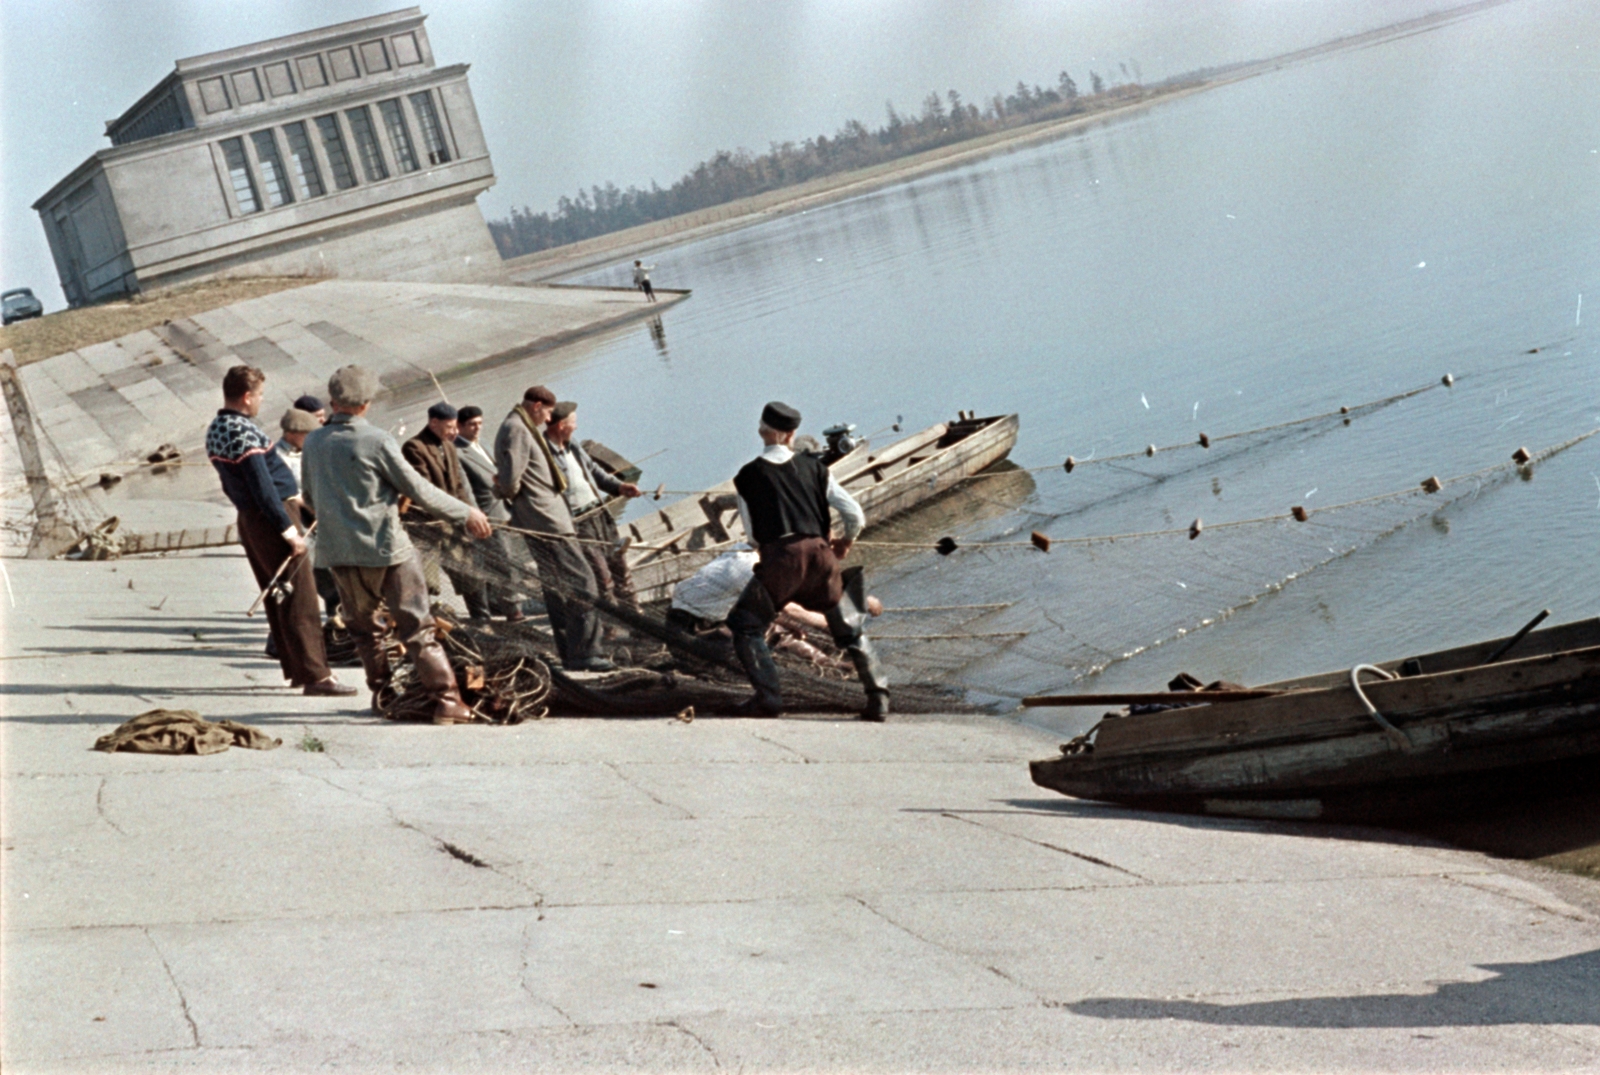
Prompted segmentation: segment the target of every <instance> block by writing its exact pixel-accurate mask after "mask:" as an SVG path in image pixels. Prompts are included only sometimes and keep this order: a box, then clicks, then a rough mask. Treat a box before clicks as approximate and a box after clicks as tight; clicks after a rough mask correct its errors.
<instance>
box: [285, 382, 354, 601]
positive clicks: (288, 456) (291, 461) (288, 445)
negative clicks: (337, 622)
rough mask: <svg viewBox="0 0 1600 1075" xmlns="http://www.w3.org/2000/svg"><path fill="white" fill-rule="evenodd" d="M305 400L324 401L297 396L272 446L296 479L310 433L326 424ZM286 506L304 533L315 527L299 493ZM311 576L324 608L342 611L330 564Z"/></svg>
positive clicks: (313, 402)
mask: <svg viewBox="0 0 1600 1075" xmlns="http://www.w3.org/2000/svg"><path fill="white" fill-rule="evenodd" d="M303 403H312V404H315V405H316V406H318V407H321V406H322V401H321V400H319V399H317V398H316V397H315V396H301V397H300V398H299V399H297V400H295V405H294V406H293V407H290V408H289V409H288V410H286V411H284V412H283V417H282V418H280V419H279V420H278V428H279V429H281V430H282V431H283V435H282V436H281V437H279V438H278V443H276V444H274V445H273V446H272V450H273V451H275V452H277V453H278V456H279V458H281V459H282V460H283V463H284V466H286V467H288V468H289V472H290V473H291V474H293V475H294V480H295V482H296V483H298V482H299V481H300V461H301V459H302V458H304V456H303V455H302V449H303V448H304V447H305V443H306V436H307V434H309V433H310V432H311V431H312V430H315V429H321V428H322V420H321V419H319V418H318V417H317V416H316V415H315V414H314V413H312V412H311V411H308V410H306V409H305V408H304V407H302V406H301V404H303ZM284 507H286V508H288V509H289V515H290V517H291V518H292V519H294V521H295V525H296V526H298V527H299V528H300V532H301V533H302V534H304V533H305V532H306V531H307V530H309V529H310V528H311V524H312V522H314V521H315V519H316V515H315V514H313V513H312V511H311V509H310V508H308V507H306V506H305V503H304V502H303V501H302V500H301V499H300V498H299V497H298V496H296V497H295V498H294V499H293V500H289V501H285V502H284ZM311 576H312V578H314V579H315V580H316V583H317V596H318V597H320V598H322V605H323V609H324V610H325V611H326V612H327V614H328V617H329V618H330V619H331V618H332V617H334V616H336V615H337V614H338V612H339V588H338V587H337V586H336V585H335V584H334V581H333V575H332V574H331V573H330V572H329V571H328V569H327V568H325V567H319V568H315V569H314V570H313V571H312V572H311Z"/></svg>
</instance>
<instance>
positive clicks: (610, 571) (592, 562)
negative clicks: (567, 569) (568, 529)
mask: <svg viewBox="0 0 1600 1075" xmlns="http://www.w3.org/2000/svg"><path fill="white" fill-rule="evenodd" d="M573 527H574V528H575V529H576V530H577V531H578V536H579V537H581V538H586V539H587V540H589V541H602V542H605V544H604V545H580V546H579V548H581V549H582V550H583V556H584V559H586V560H588V561H589V568H590V570H591V571H593V572H594V581H595V585H597V586H598V587H599V588H600V596H602V597H606V598H609V599H610V600H612V601H614V602H616V603H617V604H619V605H623V606H626V607H627V608H631V609H638V607H639V599H638V598H637V597H635V596H634V592H633V572H632V571H631V570H630V569H629V567H628V555H627V553H626V552H624V551H623V549H622V547H621V544H620V539H619V537H618V534H617V521H616V520H615V519H613V518H612V517H611V513H610V512H609V511H607V510H606V509H605V508H596V509H594V510H593V511H591V512H589V513H588V514H587V515H585V516H583V517H582V518H580V519H578V520H577V521H576V522H575V523H573Z"/></svg>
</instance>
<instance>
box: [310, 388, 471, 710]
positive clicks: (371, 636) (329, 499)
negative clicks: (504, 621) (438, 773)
mask: <svg viewBox="0 0 1600 1075" xmlns="http://www.w3.org/2000/svg"><path fill="white" fill-rule="evenodd" d="M381 387H382V386H381V385H380V383H379V381H378V377H377V375H376V374H374V373H372V372H371V371H369V370H365V369H362V368H361V367H360V366H345V367H343V368H342V369H339V370H337V371H336V372H335V373H334V375H333V377H332V378H331V379H329V381H328V393H329V395H330V396H331V397H332V403H333V410H334V414H333V416H332V417H330V418H329V419H328V424H327V425H325V426H323V427H322V428H321V429H318V430H316V431H315V432H313V433H312V434H311V435H310V436H308V437H306V444H305V457H304V459H303V460H302V462H301V471H302V473H303V474H304V475H305V494H304V495H305V499H306V502H307V503H308V504H310V505H311V508H312V510H314V511H315V512H316V513H317V520H318V523H317V534H318V537H317V566H318V567H326V568H329V569H331V570H332V571H333V578H334V581H335V582H336V583H337V584H338V586H339V598H340V603H341V605H342V606H343V608H344V616H345V622H346V624H348V625H349V628H350V634H351V636H352V637H353V638H354V639H355V643H356V652H357V653H359V654H360V655H361V665H362V667H363V668H364V669H366V673H367V686H368V687H369V688H371V689H372V692H373V697H374V702H375V703H376V699H377V697H378V695H379V694H380V693H381V692H382V691H383V690H384V689H385V688H386V687H387V686H388V685H389V661H388V658H387V656H386V655H385V653H384V644H385V643H386V642H387V641H388V639H389V638H390V637H397V638H398V639H399V641H400V642H401V643H403V644H404V645H405V648H406V656H407V657H409V658H410V659H411V664H412V669H413V674H414V675H415V677H416V680H417V682H418V683H420V684H421V685H422V686H423V688H424V689H426V690H427V692H428V694H429V696H430V697H432V699H433V701H434V708H433V722H434V723H435V724H464V723H468V722H470V721H471V720H472V719H473V717H472V711H471V710H470V709H468V708H467V707H466V706H465V705H463V704H462V701H461V692H460V690H459V689H458V688H457V686H456V677H455V672H454V670H453V669H452V668H451V667H450V659H449V658H448V657H446V656H445V652H444V648H443V647H441V646H440V645H439V643H438V641H437V640H436V639H435V638H434V624H433V614H432V613H431V612H430V611H429V608H428V584H427V581H426V580H425V579H424V578H423V575H422V562H421V560H420V559H419V558H418V556H417V550H416V548H415V547H414V546H413V545H412V544H411V539H410V538H409V537H408V536H407V535H406V531H405V528H404V527H403V526H401V524H400V498H401V497H402V496H404V497H409V498H410V499H411V500H412V501H414V502H415V503H417V504H419V505H421V507H423V508H424V509H425V510H427V511H428V513H429V514H431V515H434V516H437V517H439V518H441V519H445V520H448V521H449V522H452V523H456V524H459V525H462V526H464V527H465V528H466V531H467V533H468V534H470V535H471V536H472V537H474V538H477V539H479V540H483V539H485V538H487V537H489V536H490V534H491V533H493V531H491V530H490V528H489V519H488V517H487V516H485V515H484V513H483V512H481V511H479V510H478V509H477V508H475V507H472V506H471V505H469V504H466V503H464V502H463V501H460V500H457V499H456V498H455V497H452V496H448V495H446V494H445V493H444V492H443V491H441V490H440V489H438V488H436V487H435V486H433V485H431V484H430V483H429V482H428V481H427V479H425V478H423V476H422V475H420V474H418V473H417V471H416V469H415V468H413V467H412V466H411V464H410V463H407V462H406V460H405V457H404V456H403V455H402V454H401V451H400V445H399V443H398V442H396V441H395V439H394V438H393V437H391V436H390V435H389V434H388V433H386V432H384V431H383V430H382V429H380V428H378V427H377V426H374V425H373V424H372V423H370V422H368V421H367V420H366V418H365V415H366V412H367V408H368V406H370V405H371V402H372V399H373V397H374V396H376V395H377V394H378V390H379V389H380V388H381Z"/></svg>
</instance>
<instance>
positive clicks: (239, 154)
mask: <svg viewBox="0 0 1600 1075" xmlns="http://www.w3.org/2000/svg"><path fill="white" fill-rule="evenodd" d="M222 155H223V157H224V158H226V159H227V162H228V178H229V179H230V180H232V182H233V200H234V201H235V202H237V203H238V204H239V212H241V213H255V212H259V211H260V210H261V201H260V199H258V198H257V197H256V185H255V183H254V182H253V181H252V180H251V178H250V162H249V160H247V159H246V158H245V155H244V140H243V139H240V138H228V139H224V140H223V143H222Z"/></svg>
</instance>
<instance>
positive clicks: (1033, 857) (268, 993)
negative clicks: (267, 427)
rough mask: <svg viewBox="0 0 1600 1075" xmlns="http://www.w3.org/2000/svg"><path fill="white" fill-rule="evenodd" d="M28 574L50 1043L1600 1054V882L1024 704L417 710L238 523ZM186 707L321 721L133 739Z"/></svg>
mask: <svg viewBox="0 0 1600 1075" xmlns="http://www.w3.org/2000/svg"><path fill="white" fill-rule="evenodd" d="M4 567H5V572H6V579H5V581H6V583H7V586H8V589H7V594H6V595H5V596H4V597H3V598H0V600H4V601H5V604H4V605H3V606H0V607H4V609H5V612H4V626H5V645H4V651H3V657H4V661H3V663H0V668H4V675H3V679H4V683H3V688H0V690H3V699H4V716H3V723H0V727H3V729H4V730H3V745H4V773H3V784H0V794H3V806H4V831H3V851H0V856H3V857H0V863H3V866H4V887H3V911H4V934H3V962H0V970H3V975H4V981H3V995H4V1008H5V1011H4V1047H3V1048H4V1055H3V1061H4V1065H5V1067H6V1068H7V1069H8V1070H13V1071H18V1072H33V1071H152V1072H153V1071H250V1072H256V1071H296V1072H300V1071H311V1070H322V1069H328V1068H335V1067H337V1068H341V1069H345V1070H356V1071H366V1070H373V1071H387V1070H397V1069H401V1068H405V1069H421V1070H437V1071H510V1070H517V1071H583V1070H604V1071H615V1070H646V1071H723V1070H726V1071H735V1070H743V1071H768V1070H781V1071H836V1070H851V1071H864V1070H875V1071H900V1070H929V1071H932V1070H941V1071H979V1070H995V1071H1000V1070H1033V1069H1046V1068H1048V1069H1063V1068H1072V1069H1087V1070H1100V1069H1110V1068H1118V1069H1130V1070H1176V1069H1185V1070H1193V1069H1224V1070H1239V1069H1256V1070H1266V1069H1274V1070H1318V1071H1328V1070H1335V1069H1339V1070H1402V1069H1404V1070H1437V1069H1451V1070H1504V1069H1515V1070H1533V1069H1540V1070H1562V1071H1571V1070H1580V1069H1588V1070H1600V884H1596V883H1594V882H1590V881H1584V880H1581V879H1578V878H1568V877H1563V876H1559V875H1554V874H1545V873H1540V872H1536V871H1534V870H1531V869H1529V868H1527V867H1523V866H1519V865H1515V864H1511V863H1505V862H1500V861H1497V860H1493V859H1489V858H1487V857H1485V856H1482V855H1478V854H1474V853H1469V852H1463V851H1457V850H1453V849H1450V848H1447V847H1443V846H1439V845H1435V844H1430V843H1427V842H1425V841H1420V840H1417V839H1414V838H1409V837H1405V836H1402V835H1399V834H1395V833H1385V832H1380V831H1376V830H1367V829H1356V828H1328V827H1315V826H1307V825H1290V824H1277V823H1270V822H1253V821H1239V820H1209V819H1196V818H1185V817H1177V816H1171V815H1156V814H1139V813H1135V812H1132V811H1128V810H1122V809H1117V808H1112V807H1107V806H1102V805H1098V804H1093V803H1085V802H1078V801H1074V800H1069V799H1066V798H1062V797H1060V796H1056V795H1054V794H1052V793H1048V792H1045V791H1042V790H1041V789H1039V788H1036V787H1034V786H1033V785H1032V784H1031V783H1030V782H1029V780H1028V775H1027V768H1026V765H1025V763H1026V761H1027V760H1028V759H1029V758H1032V757H1039V756H1045V755H1047V754H1049V753H1050V752H1051V751H1052V750H1053V749H1054V748H1055V743H1056V738H1055V737H1054V736H1052V735H1049V734H1046V733H1044V732H1042V731H1040V730H1038V729H1035V728H1031V727H1029V726H1027V725H1024V724H1020V723H1017V722H1014V721H1010V720H1005V719H1000V718H993V717H987V716H980V717H972V716H959V717H956V716H953V717H946V718H918V719H914V720H908V719H897V720H895V721H893V722H891V723H889V724H887V725H883V726H875V725H866V724H859V723H856V722H853V721H840V720H834V719H786V720H776V721H746V720H717V719H701V720H697V721H695V722H693V723H692V724H683V723H680V722H678V721H675V720H671V719H660V720H641V719H611V720H603V719H556V720H549V721H544V722H540V723H535V724H527V725H522V726H519V727H514V728H487V727H469V728H433V727H429V726H387V725H384V724H381V723H379V722H377V721H375V720H374V719H373V718H372V717H370V716H369V715H368V714H366V713H365V711H364V706H365V695H364V693H363V695H362V696H361V697H360V698H359V699H358V700H357V701H356V702H354V703H352V702H349V701H328V700H317V699H308V698H303V697H301V696H300V695H299V694H297V693H295V692H292V691H290V690H288V689H287V688H285V687H283V686H282V685H281V681H280V680H279V678H278V676H277V669H276V665H275V664H274V663H272V662H269V661H266V660H265V659H263V658H262V657H261V652H260V651H261V645H262V643H263V641H264V631H265V628H264V626H263V625H262V624H260V623H259V622H258V621H252V620H247V619H245V618H244V616H243V615H242V610H243V609H244V608H245V606H247V605H248V604H249V602H250V600H251V598H252V597H253V596H254V595H253V592H252V589H251V586H250V577H249V572H248V569H247V568H246V566H245V564H244V562H243V559H242V557H240V556H239V555H237V554H236V553H235V552H231V551H217V552H213V553H208V554H204V555H187V556H174V557H170V558H162V559H146V560H124V561H119V562H110V563H82V564H77V563H74V564H68V563H38V562H23V561H16V560H9V561H6V562H5V564H4ZM344 674H346V675H350V676H358V675H359V673H358V672H355V671H353V670H352V671H349V672H346V673H344ZM156 706H169V707H179V708H181V707H187V708H194V709H198V710H199V711H200V712H201V713H202V714H204V715H206V716H208V717H213V718H217V717H229V718H232V719H235V720H242V721H246V722H248V723H252V724H255V725H258V726H260V727H262V728H264V729H266V730H268V731H269V732H270V734H272V735H274V736H281V737H282V738H283V740H284V745H283V746H282V747H281V748H279V749H277V750H274V751H270V752H254V751H245V750H233V751H229V752H227V753H224V754H220V755H214V756H210V757H203V758H201V757H156V756H142V755H130V754H115V755H107V754H99V753H96V752H94V751H93V750H92V749H91V746H92V744H93V742H94V740H95V739H96V737H98V736H99V735H102V734H104V733H105V732H107V731H109V730H110V729H111V728H113V727H114V726H115V725H116V724H118V723H120V722H121V721H123V720H125V719H127V718H128V717H131V716H134V715H136V714H137V713H139V712H142V711H144V710H146V709H150V708H154V707H156ZM307 736H312V737H315V738H316V739H318V740H320V741H321V743H322V744H323V746H324V747H325V749H324V750H323V751H321V752H316V751H308V750H304V749H301V748H300V744H301V742H302V740H303V739H305V738H306V737H307Z"/></svg>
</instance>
